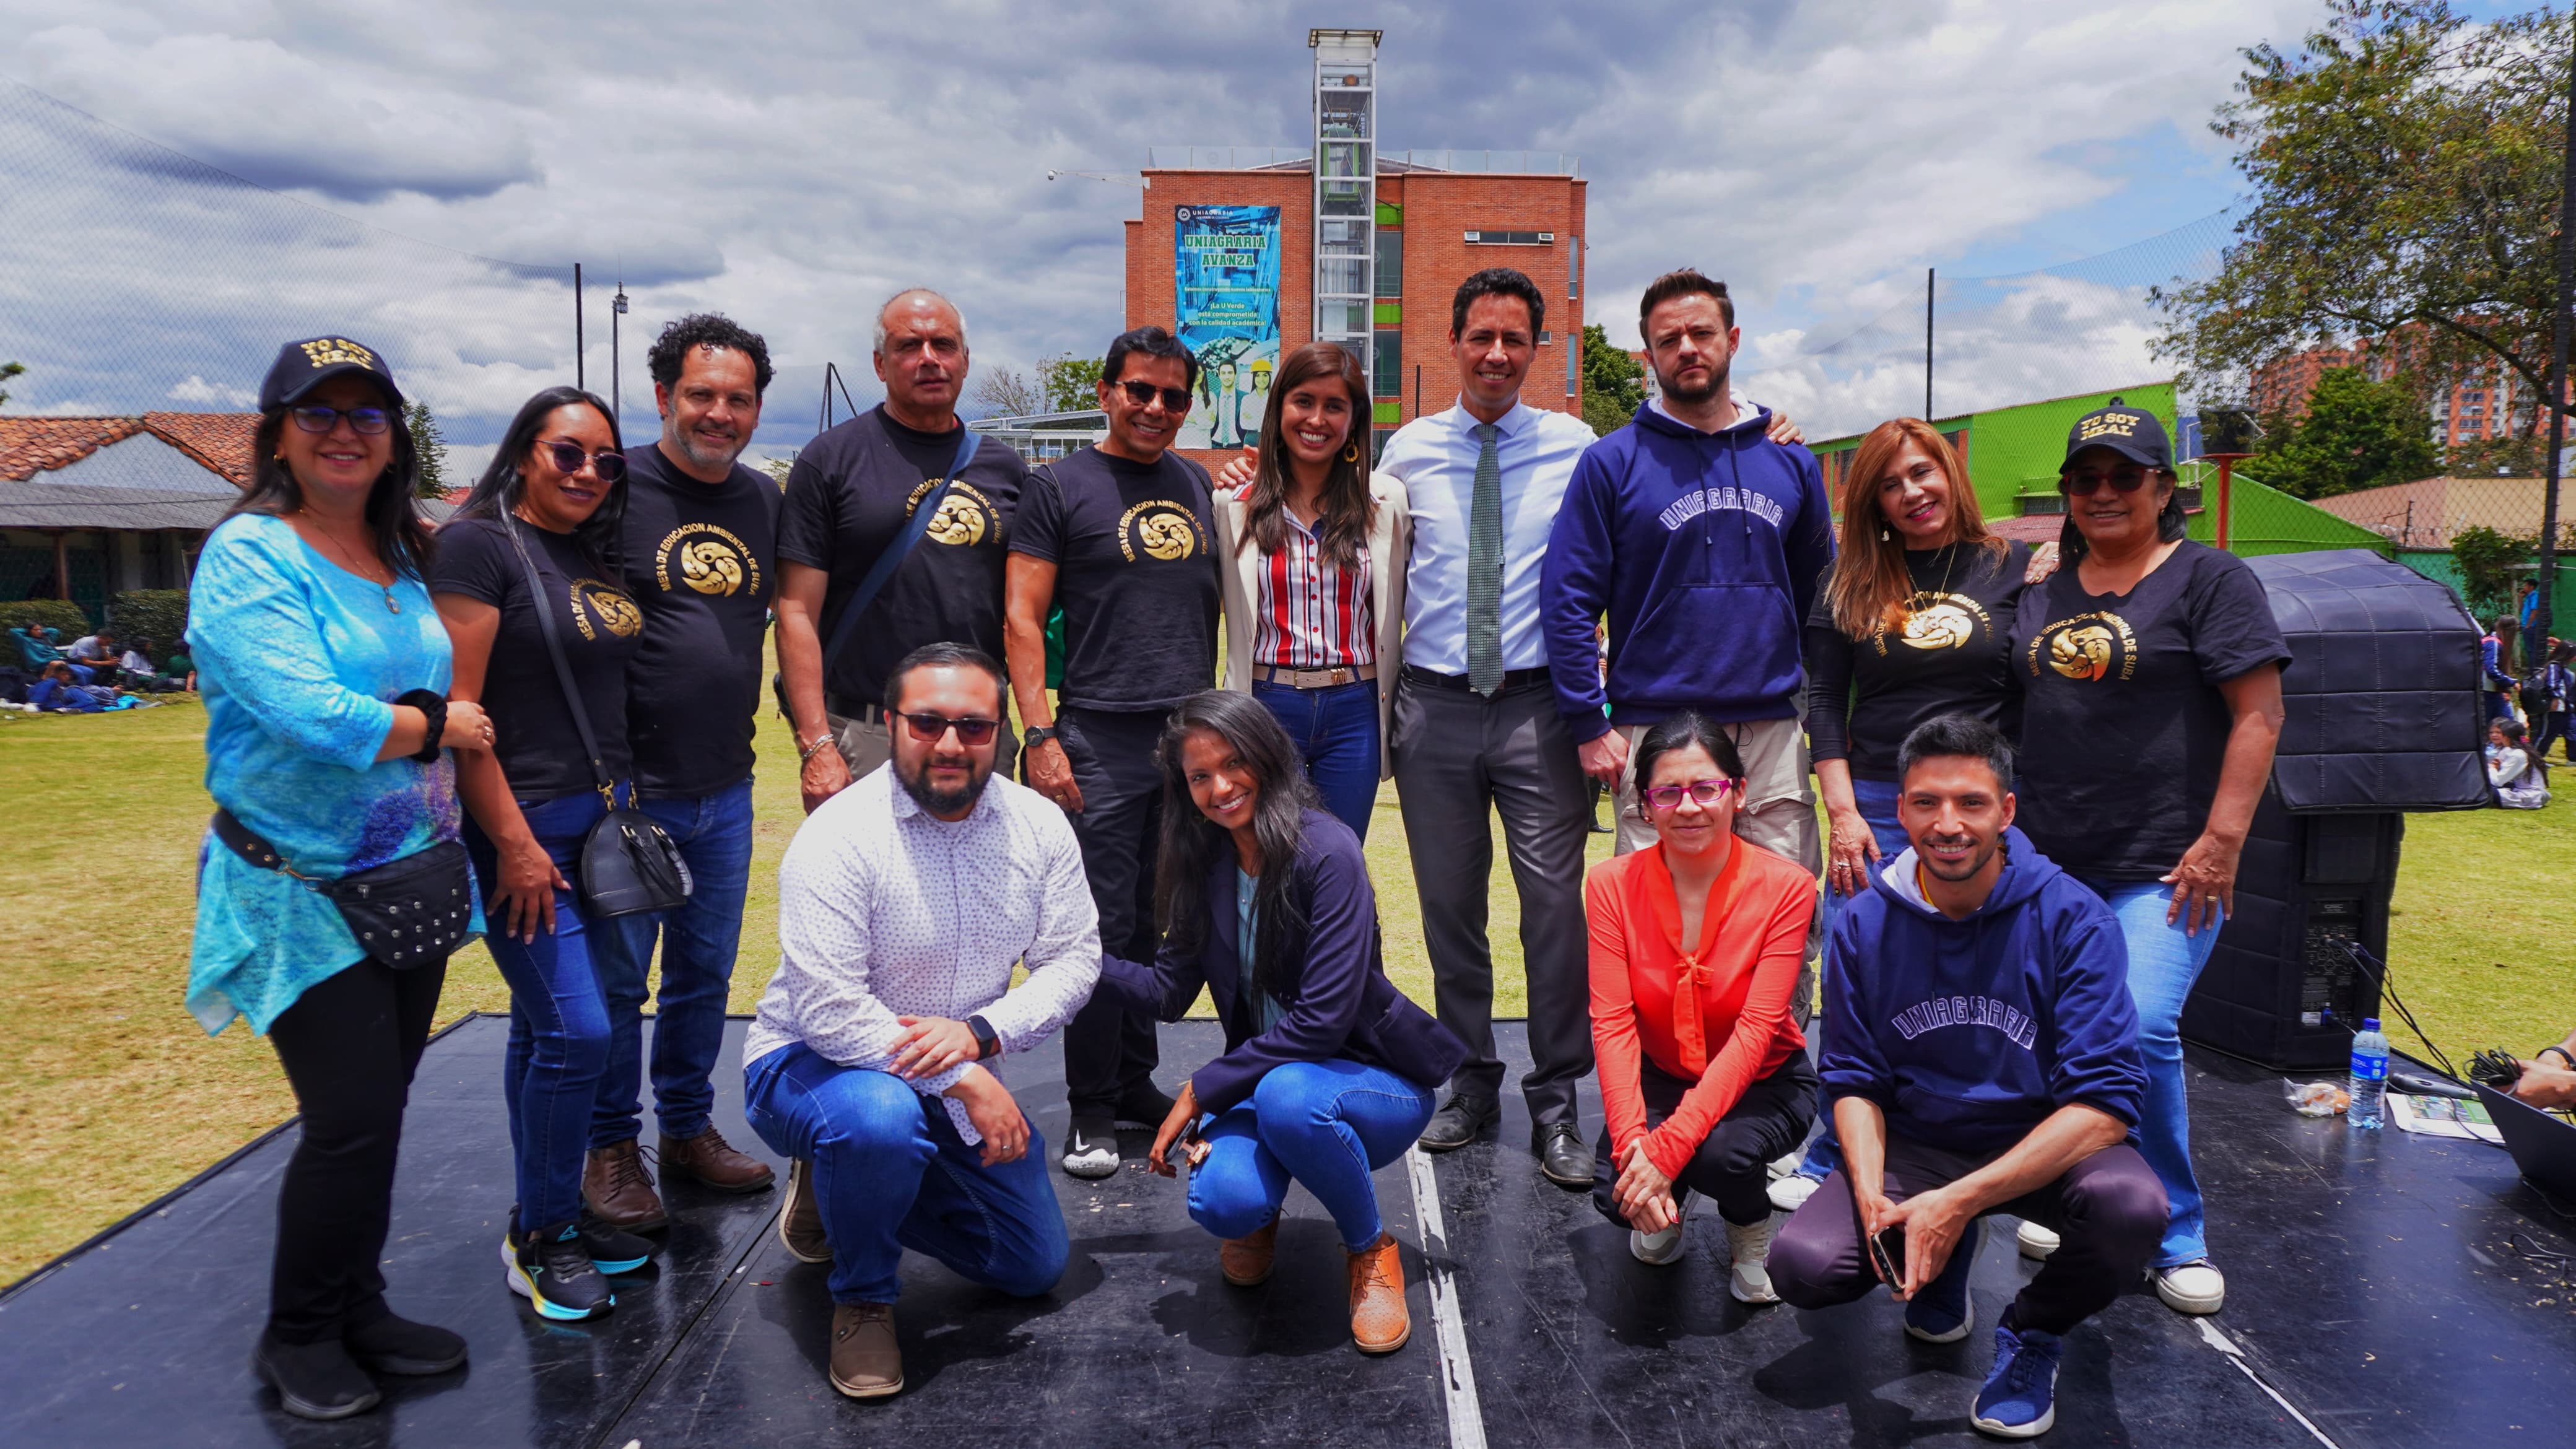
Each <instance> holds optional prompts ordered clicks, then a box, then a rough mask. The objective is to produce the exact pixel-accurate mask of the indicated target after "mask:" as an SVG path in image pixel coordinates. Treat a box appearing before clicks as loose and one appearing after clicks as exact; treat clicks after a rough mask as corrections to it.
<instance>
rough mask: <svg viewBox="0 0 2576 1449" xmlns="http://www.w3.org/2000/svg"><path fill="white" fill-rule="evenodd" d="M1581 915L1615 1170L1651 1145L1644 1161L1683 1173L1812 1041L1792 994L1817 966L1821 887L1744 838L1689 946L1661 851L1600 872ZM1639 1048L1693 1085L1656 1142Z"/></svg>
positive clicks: (1586, 891)
mask: <svg viewBox="0 0 2576 1449" xmlns="http://www.w3.org/2000/svg"><path fill="white" fill-rule="evenodd" d="M1583 905H1584V912H1585V915H1586V916H1587V917H1588V919H1589V925H1590V930H1591V937H1592V973H1591V974H1592V1051H1593V1056H1594V1058H1595V1060H1596V1062H1597V1063H1598V1066H1599V1070H1600V1073H1601V1106H1602V1113H1603V1115H1604V1116H1606V1117H1607V1118H1608V1119H1609V1125H1610V1147H1611V1154H1612V1161H1614V1162H1617V1161H1620V1160H1623V1159H1624V1158H1625V1157H1626V1156H1627V1153H1628V1148H1629V1145H1630V1144H1632V1143H1634V1142H1636V1141H1637V1140H1638V1139H1639V1138H1641V1137H1642V1138H1644V1139H1645V1143H1646V1156H1647V1158H1648V1159H1649V1160H1651V1161H1652V1162H1653V1163H1654V1164H1655V1166H1656V1168H1657V1169H1658V1170H1660V1171H1661V1172H1663V1173H1664V1175H1666V1176H1667V1177H1678V1176H1679V1175H1680V1174H1681V1170H1682V1168H1683V1167H1684V1166H1685V1165H1687V1164H1688V1163H1689V1162H1690V1160H1691V1156H1692V1154H1694V1153H1696V1152H1698V1151H1699V1145H1700V1143H1701V1142H1702V1141H1704V1140H1705V1139H1706V1138H1707V1137H1708V1134H1709V1132H1710V1131H1711V1129H1713V1128H1715V1127H1716V1126H1717V1122H1718V1119H1719V1118H1721V1117H1724V1116H1725V1115H1726V1114H1727V1113H1728V1112H1729V1111H1731V1110H1733V1108H1734V1106H1735V1104H1736V1103H1737V1102H1738V1101H1739V1100H1741V1099H1742V1098H1743V1096H1744V1090H1745V1088H1747V1087H1749V1086H1751V1085H1752V1084H1753V1083H1754V1082H1755V1081H1757V1080H1759V1079H1760V1078H1762V1077H1764V1076H1767V1075H1769V1074H1770V1073H1771V1072H1772V1071H1774V1070H1776V1069H1777V1068H1778V1067H1779V1066H1780V1064H1781V1063H1783V1062H1786V1061H1787V1060H1788V1059H1789V1054H1790V1053H1791V1052H1794V1051H1799V1050H1802V1049H1803V1048H1804V1047H1805V1046H1806V1044H1807V1039H1806V1035H1805V1033H1803V1032H1801V1031H1799V1029H1798V1023H1797V1022H1796V1021H1795V1020H1794V1019H1792V1018H1791V1016H1790V1014H1789V1005H1790V1002H1789V998H1790V997H1791V995H1792V994H1794V993H1795V991H1796V990H1797V985H1798V968H1799V966H1800V965H1801V964H1802V963H1803V961H1804V959H1805V956H1806V948H1807V920H1808V917H1809V916H1810V915H1812V914H1813V913H1814V911H1815V908H1816V881H1815V877H1813V876H1811V875H1809V874H1807V872H1806V871H1805V870H1803V869H1801V868H1799V867H1798V866H1797V865H1795V864H1793V863H1792V862H1790V861H1788V860H1786V859H1784V858H1782V857H1780V856H1778V855H1774V854H1772V853H1771V852H1770V851H1767V850H1764V849H1763V848H1762V847H1760V846H1758V845H1755V844H1753V843H1752V842H1751V841H1748V840H1742V839H1739V840H1737V841H1736V842H1735V843H1734V848H1733V850H1732V851H1731V852H1730V853H1729V855H1728V858H1727V862H1726V866H1725V868H1724V869H1722V870H1720V871H1719V872H1718V873H1717V879H1716V881H1715V882H1713V883H1712V884H1711V885H1710V887H1709V893H1708V905H1707V908H1706V909H1705V910H1704V911H1703V912H1702V913H1701V918H1700V938H1701V939H1700V940H1699V942H1698V943H1697V945H1696V947H1695V948H1694V949H1691V950H1685V949H1684V948H1683V946H1682V926H1681V919H1682V917H1681V902H1680V899H1679V898H1678V897H1677V896H1676V895H1675V894H1674V890H1673V873H1672V871H1671V870H1670V869H1669V868H1667V867H1666V866H1665V864H1664V849H1663V847H1662V846H1660V845H1656V846H1650V847H1648V848H1647V849H1644V850H1640V851H1636V852H1634V853H1632V854H1629V855H1623V856H1618V857H1615V858H1613V859H1611V860H1609V861H1607V862H1605V863H1604V864H1602V865H1601V866H1600V867H1599V868H1597V869H1595V870H1594V871H1593V872H1592V875H1591V878H1590V879H1589V880H1587V881H1585V882H1584V885H1583ZM1685 982H1687V983H1688V985H1687V989H1685ZM1640 1050H1642V1051H1643V1052H1644V1054H1645V1056H1646V1057H1647V1058H1649V1059H1651V1060H1652V1061H1653V1062H1654V1064H1655V1065H1656V1066H1657V1067H1659V1068H1661V1069H1662V1070H1663V1071H1664V1072H1666V1073H1668V1074H1669V1075H1672V1076H1676V1077H1679V1078H1681V1079H1683V1080H1684V1081H1687V1082H1690V1083H1692V1084H1693V1085H1692V1086H1691V1088H1690V1089H1689V1090H1688V1091H1687V1092H1685V1093H1683V1094H1682V1100H1681V1105H1680V1106H1679V1107H1678V1108H1676V1109H1674V1112H1673V1114H1672V1115H1671V1116H1670V1117H1668V1118H1666V1119H1665V1120H1664V1122H1663V1124H1662V1125H1661V1126H1659V1127H1657V1128H1655V1130H1654V1131H1652V1132H1649V1131H1647V1130H1646V1103H1645V1097H1644V1094H1643V1093H1642V1091H1641V1090H1640V1088H1639V1070H1640V1069H1639V1067H1638V1054H1639V1052H1640Z"/></svg>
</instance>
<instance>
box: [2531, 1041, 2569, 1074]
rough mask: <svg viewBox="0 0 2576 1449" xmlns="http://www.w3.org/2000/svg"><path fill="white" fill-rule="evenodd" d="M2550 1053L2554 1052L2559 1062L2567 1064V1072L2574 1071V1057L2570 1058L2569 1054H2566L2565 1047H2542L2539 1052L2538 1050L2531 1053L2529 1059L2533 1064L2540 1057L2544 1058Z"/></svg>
mask: <svg viewBox="0 0 2576 1449" xmlns="http://www.w3.org/2000/svg"><path fill="white" fill-rule="evenodd" d="M2551 1052H2556V1053H2558V1059H2559V1060H2560V1061H2562V1062H2565V1063H2566V1064H2567V1069H2568V1070H2569V1071H2576V1056H2571V1055H2569V1054H2568V1051H2567V1048H2565V1047H2563V1046H2545V1047H2542V1048H2541V1049H2540V1050H2538V1051H2536V1052H2533V1053H2532V1054H2531V1059H2532V1060H2533V1061H2535V1062H2536V1061H2538V1060H2540V1059H2541V1058H2542V1057H2545V1056H2547V1055H2549V1054H2550V1053H2551Z"/></svg>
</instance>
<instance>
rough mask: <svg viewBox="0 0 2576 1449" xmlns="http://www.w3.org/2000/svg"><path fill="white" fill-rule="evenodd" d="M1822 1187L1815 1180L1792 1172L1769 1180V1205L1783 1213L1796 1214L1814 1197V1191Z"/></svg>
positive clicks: (1821, 1184)
mask: <svg viewBox="0 0 2576 1449" xmlns="http://www.w3.org/2000/svg"><path fill="white" fill-rule="evenodd" d="M1822 1186H1824V1184H1823V1183H1821V1182H1818V1181H1817V1180H1816V1179H1814V1178H1812V1177H1805V1176H1801V1175H1800V1174H1798V1173H1794V1172H1793V1173H1790V1174H1789V1175H1788V1176H1787V1177H1775V1178H1773V1179H1772V1180H1771V1187H1770V1193H1771V1205H1772V1206H1773V1207H1775V1208H1778V1209H1779V1210H1780V1211H1782V1212H1784V1213H1793V1212H1796V1211H1797V1210H1798V1209H1800V1208H1802V1207H1805V1206H1806V1205H1807V1199H1809V1198H1811V1197H1814V1196H1815V1195H1816V1189H1817V1188H1820V1187H1822Z"/></svg>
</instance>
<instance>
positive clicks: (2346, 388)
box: [2246, 367, 2441, 498]
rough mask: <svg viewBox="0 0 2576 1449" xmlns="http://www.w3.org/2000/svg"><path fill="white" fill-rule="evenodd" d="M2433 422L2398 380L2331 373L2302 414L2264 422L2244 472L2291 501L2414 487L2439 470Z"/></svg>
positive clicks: (2341, 370) (2351, 371) (2322, 377)
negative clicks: (2395, 485)
mask: <svg viewBox="0 0 2576 1449" xmlns="http://www.w3.org/2000/svg"><path fill="white" fill-rule="evenodd" d="M2432 432H2433V418H2432V414H2431V413H2430V412H2428V411H2426V409H2425V407H2424V404H2423V402H2422V400H2421V399H2420V397H2419V396H2418V395H2417V393H2416V390H2415V389H2414V387H2413V386H2411V385H2410V384H2408V383H2407V382H2406V381H2405V380H2403V379H2401V378H2390V379H2389V380H2388V381H2386V382H2372V381H2371V380H2370V379H2369V378H2368V377H2367V376H2365V375H2363V373H2362V372H2361V370H2360V369H2358V368H2351V367H2335V368H2328V369H2327V370H2326V371H2325V372H2323V373H2321V374H2319V375H2318V377H2317V385H2316V388H2315V390H2314V391H2312V392H2310V393H2309V394H2308V411H2307V415H2306V416H2305V417H2302V418H2300V419H2298V420H2297V421H2296V422H2292V421H2291V420H2290V419H2289V418H2287V417H2285V416H2275V417H2273V418H2270V419H2267V420H2266V423H2265V426H2264V429H2263V437H2262V439H2261V440H2260V442H2258V443H2257V444H2256V446H2255V450H2254V451H2255V461H2254V462H2252V463H2251V465H2250V466H2249V467H2248V468H2247V470H2246V471H2247V472H2249V473H2251V474H2252V475H2253V476H2255V477H2257V478H2260V479H2261V480H2263V482H2264V483H2266V484H2268V485H2270V486H2271V487H2274V488H2278V489H2280V490H2281V491H2282V492H2284V493H2287V494H2289V495H2291V496H2292V497H2295V498H2327V497H2331V496H2333V495H2334V494H2337V493H2350V492H2352V491H2353V490H2355V489H2359V488H2377V487H2380V486H2382V485H2384V484H2389V483H2412V482H2414V481H2415V480H2416V479H2418V478H2430V477H2432V476H2433V475H2434V474H2436V473H2439V472H2440V471H2441V467H2440V464H2439V461H2438V460H2437V459H2436V458H2435V456H2434V452H2433V438H2432Z"/></svg>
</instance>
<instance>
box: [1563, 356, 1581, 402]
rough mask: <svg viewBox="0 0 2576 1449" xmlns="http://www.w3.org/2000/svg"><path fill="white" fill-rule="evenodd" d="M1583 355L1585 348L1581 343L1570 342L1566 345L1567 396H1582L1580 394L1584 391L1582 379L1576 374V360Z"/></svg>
mask: <svg viewBox="0 0 2576 1449" xmlns="http://www.w3.org/2000/svg"><path fill="white" fill-rule="evenodd" d="M1582 355H1583V348H1582V347H1581V346H1580V345H1577V344H1571V343H1569V344H1568V345H1567V346H1566V349H1565V395H1566V396H1567V397H1576V396H1580V395H1581V393H1582V391H1583V386H1582V382H1581V380H1580V379H1579V378H1578V377H1577V376H1576V374H1575V362H1576V360H1577V359H1579V358H1580V357H1581V356H1582Z"/></svg>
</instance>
